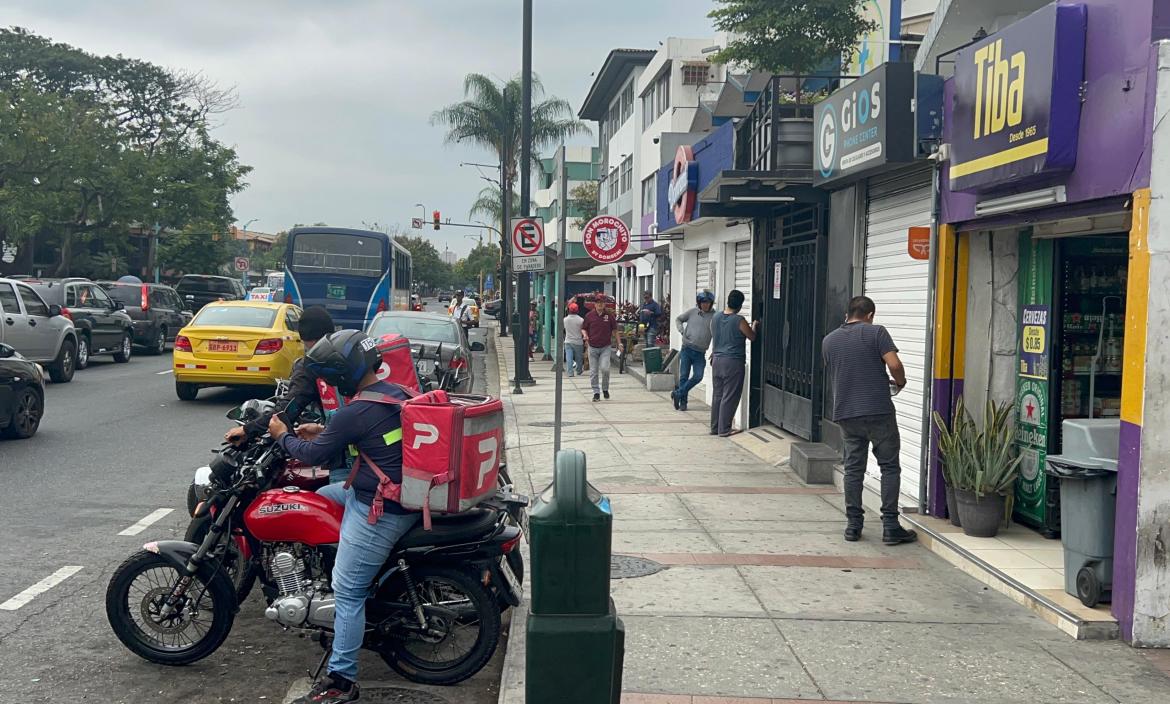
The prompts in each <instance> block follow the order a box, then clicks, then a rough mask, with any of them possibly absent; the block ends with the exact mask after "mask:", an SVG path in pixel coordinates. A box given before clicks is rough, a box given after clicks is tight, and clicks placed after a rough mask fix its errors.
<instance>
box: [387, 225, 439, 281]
mask: <svg viewBox="0 0 1170 704" xmlns="http://www.w3.org/2000/svg"><path fill="white" fill-rule="evenodd" d="M394 240H395V241H396V242H398V244H400V245H402V246H403V247H406V248H407V249H408V250H410V260H411V265H412V266H413V267H414V280H415V281H417V282H418V283H419V285H420V286H423V287H426V288H440V289H441V288H449V287H450V286H451V284H452V278H453V272H452V271H451V265H450V264H448V263H447V262H445V261H443V259H442V257H440V256H439V250H438V249H436V248H435V245H434V244H433V243H432V242H431V241H430V240H428V239H427V238H425V237H422V236H421V235H420V236H412V235H396V236H395V237H394Z"/></svg>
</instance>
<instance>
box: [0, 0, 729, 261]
mask: <svg viewBox="0 0 1170 704" xmlns="http://www.w3.org/2000/svg"><path fill="white" fill-rule="evenodd" d="M713 5H714V3H713V2H712V0H535V1H534V6H535V9H534V11H533V26H534V30H533V34H534V43H533V59H532V62H533V69H534V71H535V72H536V73H537V74H539V75H540V77H541V79H542V80H543V81H544V84H545V88H546V90H547V92H548V93H550V94H553V95H557V96H559V97H562V98H565V99H566V100H568V101H569V102H570V103H572V105H573V109H574V111H576V110H577V109H578V108H579V107H580V104H581V101H582V100H583V99H584V97H585V93H586V91H587V90H588V88H589V85H590V83H591V82H592V78H591V76H590V74H591V73H593V72H594V71H596V70H598V69H599V68H600V67H601V63H602V61H603V60H604V59H605V56H606V54H608V53H609V50H610V49H612V48H615V47H623V48H656V47H657V46H658V42H659V41H660V40H662V39H664V38H666V37H668V36H678V37H705V36H709V35H711V34H712V33H713V30H712V28H711V23H710V20H709V19H707V16H706V15H707V12H708V11H709V10H710V9H711V7H712V6H713ZM520 8H521V3H520V0H410V1H407V0H200V2H189V1H186V0H183V1H180V0H106V1H105V2H94V1H93V0H0V24H3V25H17V26H22V27H26V28H29V29H31V30H33V31H35V32H36V33H38V34H41V35H44V36H48V37H50V38H52V39H53V40H55V41H61V42H65V43H68V44H72V45H74V46H77V47H80V48H83V49H85V50H87V51H90V52H93V53H98V54H118V53H120V54H123V55H126V56H130V57H135V58H140V59H145V60H148V61H152V62H154V63H158V64H161V65H164V66H168V67H173V68H186V69H191V70H196V71H202V72H204V73H205V74H206V75H207V76H209V77H211V78H213V79H215V80H217V81H219V82H220V83H222V84H224V85H234V86H235V87H236V88H237V90H238V93H239V98H240V108H239V109H237V110H235V111H233V112H231V113H228V114H227V115H224V116H222V118H221V125H220V126H219V127H218V128H217V130H216V136H217V137H218V138H219V139H221V140H222V141H224V142H226V143H228V144H231V145H234V146H235V148H236V150H237V152H238V153H239V156H240V159H241V161H243V162H244V163H245V164H248V165H250V166H252V167H253V168H254V169H255V170H254V171H253V172H252V173H251V174H250V175H249V177H248V182H249V186H248V188H247V189H246V190H245V191H244V192H242V193H240V194H239V195H237V196H236V197H235V199H234V200H233V207H234V209H235V214H236V218H237V223H238V224H241V225H242V224H243V223H244V222H246V221H248V220H251V219H253V218H256V219H257V220H256V222H255V223H253V225H252V226H251V227H250V228H249V229H252V230H260V231H264V232H276V231H279V230H283V229H287V228H289V227H290V226H292V225H293V224H295V223H314V222H319V221H320V222H327V223H329V224H331V225H346V226H355V227H360V226H361V223H362V222H363V221H365V222H370V223H372V222H379V223H383V224H385V223H391V224H398V225H401V226H402V227H404V228H409V226H410V218H411V217H413V216H418V215H419V214H420V212H421V209H420V208H417V207H414V204H415V203H424V204H425V205H426V212H427V214H428V217H429V213H430V211H431V210H440V211H442V213H443V217H444V218H446V217H451V218H452V219H453V220H455V221H457V222H459V221H462V222H467V221H468V216H467V208H468V205H469V204H470V203H471V202H472V201H473V200H474V198H475V195H476V193H477V192H478V191H479V189H480V188H481V187H482V186H484V185H486V184H485V183H484V182H483V181H481V180H480V178H479V174H478V173H477V171H476V170H475V169H474V168H470V167H463V168H460V167H459V163H460V162H467V161H480V162H491V161H492V160H493V159H492V157H491V155H489V154H487V153H485V152H482V151H479V150H475V149H471V148H468V147H464V146H446V145H444V144H443V130H442V129H441V128H439V127H432V126H431V125H430V124H429V118H430V115H431V113H432V112H433V111H434V110H435V109H436V108H438V107H441V106H443V105H445V104H447V103H452V102H455V101H458V100H460V99H461V98H462V80H463V76H464V75H465V74H467V73H469V72H473V71H474V72H479V73H485V74H488V75H491V76H496V77H501V78H502V77H506V76H511V75H514V74H516V73H518V72H519V70H520V49H521V46H520ZM591 127H592V128H593V132H594V135H596V125H591ZM595 139H596V137H594V140H595ZM423 232H424V233H425V234H426V235H428V236H434V239H435V243H436V246H437V247H438V248H439V249H440V250H442V249H444V247H450V248H451V249H452V250H455V251H456V252H458V253H460V255H462V254H464V253H466V252H467V251H468V250H469V249H470V247H471V245H472V244H473V242H472V241H471V240H469V239H466V238H465V237H464V236H463V235H471V234H475V233H476V232H477V231H475V230H470V229H462V228H449V229H444V230H442V231H440V232H435V231H434V230H431V229H429V228H428V229H426V230H424V231H423Z"/></svg>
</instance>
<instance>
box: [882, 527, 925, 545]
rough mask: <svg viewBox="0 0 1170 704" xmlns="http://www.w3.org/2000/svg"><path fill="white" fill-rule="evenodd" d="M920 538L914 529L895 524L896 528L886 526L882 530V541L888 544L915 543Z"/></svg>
mask: <svg viewBox="0 0 1170 704" xmlns="http://www.w3.org/2000/svg"><path fill="white" fill-rule="evenodd" d="M917 540H918V534H917V533H915V532H914V531H912V530H906V529H905V528H903V527H902V526H895V527H894V528H886V529H885V530H883V531H882V542H883V543H885V544H886V545H898V544H900V543H913V542H916V541H917Z"/></svg>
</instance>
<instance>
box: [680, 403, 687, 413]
mask: <svg viewBox="0 0 1170 704" xmlns="http://www.w3.org/2000/svg"><path fill="white" fill-rule="evenodd" d="M678 410H680V411H685V410H687V402H686V401H683V402H682V403H680V404H678Z"/></svg>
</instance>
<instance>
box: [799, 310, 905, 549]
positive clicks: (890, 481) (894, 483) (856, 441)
mask: <svg viewBox="0 0 1170 704" xmlns="http://www.w3.org/2000/svg"><path fill="white" fill-rule="evenodd" d="M875 312H876V308H875V306H874V303H873V301H872V300H871V299H869V298H867V297H865V296H856V297H854V298H853V299H852V300H850V301H849V316H848V318H846V320H845V324H844V325H842V326H841V327H839V328H837V329H836V330H834V331H833V332H831V333H829V334H828V335H826V336H825V339H824V341H823V342H822V343H821V350H822V353H823V354H824V357H825V371H826V372H827V374H828V377H829V379H831V380H832V384H833V420H834V421H835V422H836V423H837V425H838V426H840V428H841V433H842V434H843V435H844V440H845V517H846V521H847V524H846V526H845V540H848V541H850V542H853V541H856V540H860V539H861V528H862V525H863V523H864V522H865V509H864V508H863V507H862V503H861V491H862V485H863V484H864V482H865V464H866V457H865V456H866V454H867V453H868V451H869V446H870V444H871V443H872V444H873V456H874V458H875V459H877V462H878V466H879V467H881V471H882V485H881V497H882V542H883V543H885V544H886V545H897V544H899V543H912V542H914V541H915V540H917V539H918V534H917V533H915V532H914V531H912V530H906V529H905V528H903V527H902V526H901V524H900V523H898V493H899V490H900V488H901V484H902V465H901V462H900V461H899V459H898V453H899V452H900V451H901V447H902V440H901V437H900V436H899V434H898V416H897V413H896V411H895V409H894V400H893V395H894V394H896V393H898V392H899V391H901V390H902V388H903V387H904V386H906V370H905V368H903V367H902V361H901V360H900V359H898V348H897V346H895V345H894V340H893V339H892V338H891V337H890V333H889V332H887V331H886V329H885V328H884V327H882V326H881V325H874V324H873V318H874V313H875ZM887 368H888V369H889V374H888V375H887V373H886V369H887ZM890 377H893V379H892V380H891V378H890Z"/></svg>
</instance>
